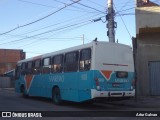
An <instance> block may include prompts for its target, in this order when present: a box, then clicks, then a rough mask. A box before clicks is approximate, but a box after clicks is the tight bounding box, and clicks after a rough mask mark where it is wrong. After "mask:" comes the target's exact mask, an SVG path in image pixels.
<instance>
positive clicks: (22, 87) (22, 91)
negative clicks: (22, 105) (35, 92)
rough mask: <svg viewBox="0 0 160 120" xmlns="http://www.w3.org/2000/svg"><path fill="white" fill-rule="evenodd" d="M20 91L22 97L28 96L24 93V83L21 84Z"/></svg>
mask: <svg viewBox="0 0 160 120" xmlns="http://www.w3.org/2000/svg"><path fill="white" fill-rule="evenodd" d="M21 93H22V96H23V97H24V98H27V97H28V95H27V94H26V93H25V87H24V85H22V86H21Z"/></svg>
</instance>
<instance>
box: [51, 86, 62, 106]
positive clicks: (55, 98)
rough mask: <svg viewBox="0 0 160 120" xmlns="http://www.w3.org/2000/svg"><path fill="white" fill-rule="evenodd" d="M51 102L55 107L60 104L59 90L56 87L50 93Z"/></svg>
mask: <svg viewBox="0 0 160 120" xmlns="http://www.w3.org/2000/svg"><path fill="white" fill-rule="evenodd" d="M52 100H53V102H54V104H56V105H60V104H62V100H61V94H60V89H59V88H58V87H55V88H54V89H53V91H52Z"/></svg>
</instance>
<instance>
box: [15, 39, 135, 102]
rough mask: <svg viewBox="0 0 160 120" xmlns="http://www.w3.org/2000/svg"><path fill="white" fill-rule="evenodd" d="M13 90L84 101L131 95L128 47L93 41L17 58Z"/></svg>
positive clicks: (131, 83)
mask: <svg viewBox="0 0 160 120" xmlns="http://www.w3.org/2000/svg"><path fill="white" fill-rule="evenodd" d="M16 78H17V79H16V85H15V90H16V92H18V93H22V94H23V96H40V97H47V98H52V99H53V102H54V103H55V104H60V103H61V102H62V101H63V100H65V101H73V102H85V101H89V100H94V99H98V98H102V99H106V98H117V99H118V98H128V97H134V95H135V89H134V64H133V53H132V49H131V47H129V46H127V45H123V44H118V43H108V42H99V41H93V42H91V43H88V44H84V45H79V46H76V47H72V48H68V49H64V50H60V51H56V52H52V53H48V54H44V55H41V56H37V57H33V58H29V59H25V60H21V61H18V63H17V68H16Z"/></svg>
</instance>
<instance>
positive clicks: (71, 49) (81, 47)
mask: <svg viewBox="0 0 160 120" xmlns="http://www.w3.org/2000/svg"><path fill="white" fill-rule="evenodd" d="M96 44H106V45H109V46H112V45H114V46H115V45H116V46H123V47H128V48H129V49H131V47H130V46H128V45H124V44H120V43H110V42H105V41H92V42H90V43H87V44H84V45H78V46H74V47H71V48H66V49H63V50H59V51H55V52H51V53H46V54H43V55H39V56H35V57H32V58H27V59H24V60H20V61H18V64H20V63H22V62H27V61H32V60H37V59H43V58H47V57H50V56H55V55H59V54H64V53H68V52H71V51H76V50H80V49H85V48H90V47H93V46H94V45H96Z"/></svg>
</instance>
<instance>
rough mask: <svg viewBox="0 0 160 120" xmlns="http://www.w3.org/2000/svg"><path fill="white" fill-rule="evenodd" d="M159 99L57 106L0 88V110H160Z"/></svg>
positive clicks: (70, 103)
mask: <svg viewBox="0 0 160 120" xmlns="http://www.w3.org/2000/svg"><path fill="white" fill-rule="evenodd" d="M149 100H150V101H149ZM153 100H154V101H153ZM156 100H157V101H156ZM155 101H156V102H157V105H156V103H155ZM159 101H160V97H157V98H156V97H155V98H153V99H152V98H148V100H144V98H141V99H138V102H137V103H135V102H134V100H128V101H120V102H108V103H94V104H93V105H87V104H77V103H72V102H65V103H64V104H63V105H61V106H57V105H54V104H53V103H52V101H51V100H50V99H45V98H40V97H30V98H27V99H26V98H23V97H22V96H21V95H19V94H16V93H15V92H14V89H0V111H95V113H96V112H97V111H160V104H159ZM152 103H153V104H152ZM151 104H152V105H151ZM101 119H102V118H101Z"/></svg>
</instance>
